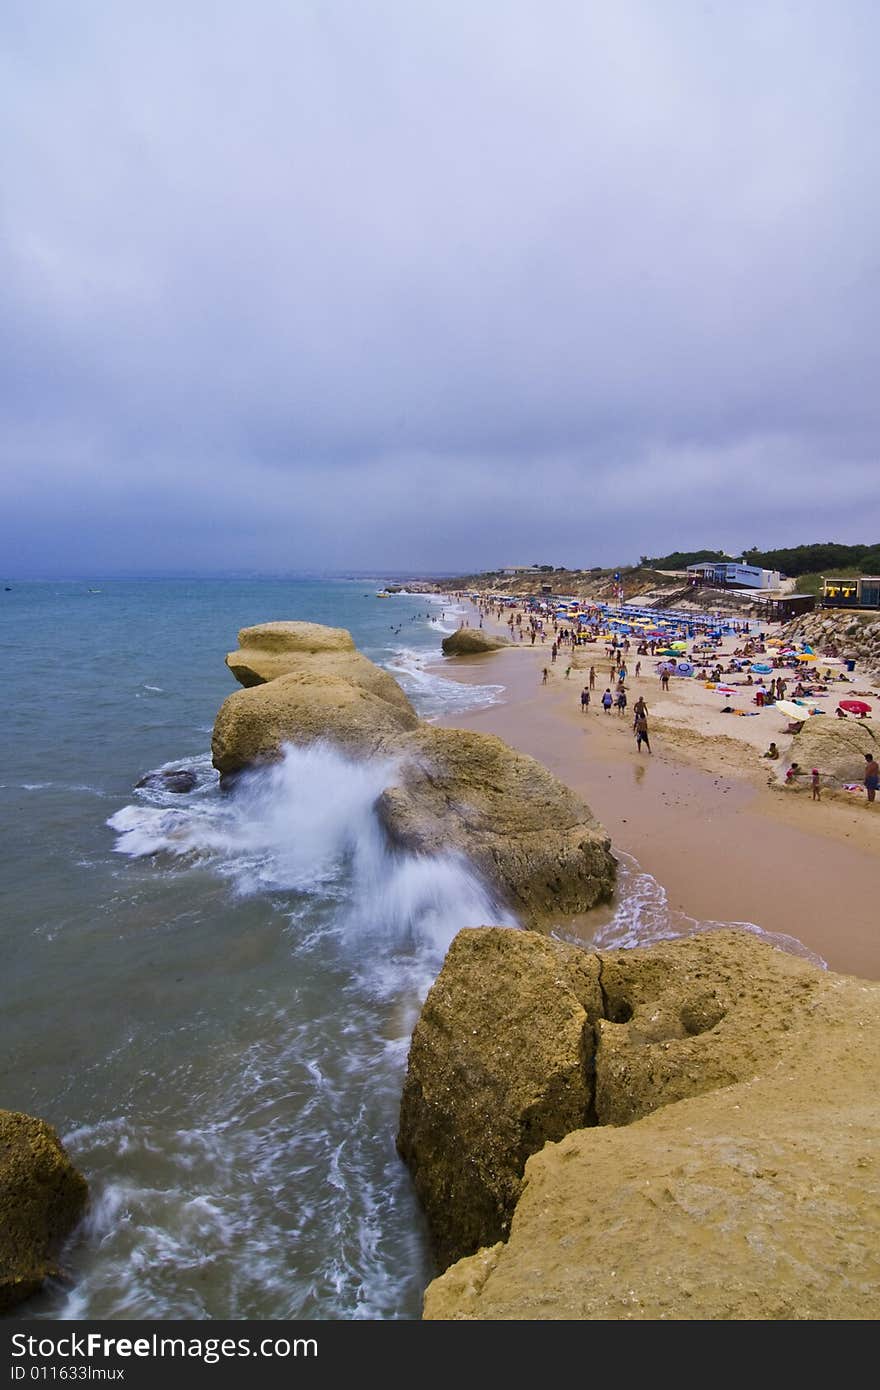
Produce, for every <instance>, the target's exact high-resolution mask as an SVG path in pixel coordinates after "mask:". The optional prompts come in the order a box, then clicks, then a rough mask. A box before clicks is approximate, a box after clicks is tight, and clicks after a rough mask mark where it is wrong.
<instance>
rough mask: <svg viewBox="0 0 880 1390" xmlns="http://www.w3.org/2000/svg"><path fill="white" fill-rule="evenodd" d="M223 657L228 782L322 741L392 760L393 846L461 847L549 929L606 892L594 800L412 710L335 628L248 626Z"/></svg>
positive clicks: (606, 866) (506, 900) (388, 826)
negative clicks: (227, 688)
mask: <svg viewBox="0 0 880 1390" xmlns="http://www.w3.org/2000/svg"><path fill="white" fill-rule="evenodd" d="M239 642H240V647H239V650H238V651H236V652H232V653H230V654H229V656H228V657H227V664H228V665H229V667H230V669H231V670H232V671H233V673H234V674H235V675H236V676H237V677H238V679H239V680H240V681H242V682H243V684H244V688H243V689H241V690H237V691H235V692H234V693H233V694H232V695H230V696H228V698H227V699H226V700H225V701H224V703H223V705H222V706H221V708H220V710H219V712H218V714H217V718H216V721H215V724H214V732H213V738H212V742H211V747H212V753H213V760H214V766H215V767H216V768H217V769H218V771H219V772H220V774H221V776H222V777H224V778H228V777H230V776H232V775H237V774H239V773H241V772H243V771H247V770H248V769H250V768H254V767H258V766H260V765H261V764H266V763H269V762H272V761H275V760H277V759H279V758H280V757H282V756H283V750H284V747H285V745H287V744H294V745H300V746H302V745H308V744H311V743H314V742H316V741H319V740H320V741H325V742H327V743H329V744H332V745H335V746H336V747H339V748H340V749H342V750H343V751H344V752H345V753H346V754H348V755H350V756H354V757H368V756H380V757H382V758H384V759H386V760H387V762H388V767H389V781H388V785H387V787H386V788H385V789H384V790H383V792H382V794H381V795H380V797H379V799H378V802H377V806H376V809H377V813H378V817H379V822H380V824H381V826H382V828H383V830H384V832H385V835H386V837H387V840H388V843H389V845H390V846H391V847H392V848H396V849H401V850H407V851H410V852H414V853H418V854H435V855H439V854H447V855H448V854H458V855H460V856H462V857H464V858H466V859H467V860H468V861H469V862H470V863H471V864H473V865H474V867H475V868H476V869H477V870H478V871H479V873H480V874H481V875H482V876H483V878H484V880H485V881H486V883H487V884H488V885H489V886H490V887H491V889H492V890H493V893H494V895H495V897H496V899H497V901H498V903H499V905H500V906H503V907H505V908H507V909H509V910H510V911H512V912H514V913H515V914H516V916H517V918H518V919H519V920H520V921H521V922H522V923H523V924H525V925H527V926H530V927H549V926H551V925H553V924H554V923H558V922H562V921H564V920H566V919H567V918H569V917H571V916H573V915H576V914H578V913H581V912H585V911H587V910H589V909H590V908H591V907H594V906H595V905H596V904H597V903H599V902H602V901H605V900H606V899H608V898H609V897H610V896H611V893H612V892H613V889H614V882H615V873H616V861H615V859H614V856H613V855H612V853H611V845H610V840H609V838H608V836H607V835H606V834H605V831H604V830H603V829H602V827H601V826H600V825H599V823H598V822H597V821H596V819H595V817H594V816H593V814H592V812H591V811H590V808H589V807H588V806H587V805H586V803H585V802H583V801H582V800H581V799H580V797H578V796H576V795H575V794H574V792H572V791H571V790H570V789H569V788H568V787H566V786H565V785H564V784H563V783H562V782H560V781H559V780H558V778H556V777H554V776H553V774H552V773H550V772H548V771H547V769H546V768H545V767H543V766H542V764H540V763H538V762H536V761H535V759H534V758H530V757H528V756H526V755H525V754H523V753H518V752H515V751H514V750H513V749H512V748H509V747H508V746H507V745H506V744H505V743H503V742H502V741H501V740H500V739H498V738H495V737H494V736H492V735H490V734H482V733H472V732H465V731H463V730H460V729H439V728H437V727H435V726H434V725H431V724H427V723H424V722H422V721H420V720H419V719H418V717H417V716H416V714H415V711H414V710H413V709H412V706H411V705H410V703H409V701H408V700H407V698H406V695H405V694H404V692H403V691H402V690H401V689H400V687H399V686H398V684H397V682H396V681H395V680H393V678H392V677H391V676H390V675H388V673H387V672H386V671H383V670H381V669H380V668H379V667H377V666H375V665H374V664H373V663H372V662H371V661H369V660H368V659H367V658H366V657H365V656H363V655H362V654H361V653H359V652H357V651H356V650H355V648H354V644H353V643H352V640H351V637H350V635H349V634H348V633H347V632H345V631H344V630H343V629H340V628H321V627H319V626H317V625H315V624H312V623H296V622H288V623H265V624H263V625H261V626H260V627H253V628H244V629H242V631H241V632H240V633H239Z"/></svg>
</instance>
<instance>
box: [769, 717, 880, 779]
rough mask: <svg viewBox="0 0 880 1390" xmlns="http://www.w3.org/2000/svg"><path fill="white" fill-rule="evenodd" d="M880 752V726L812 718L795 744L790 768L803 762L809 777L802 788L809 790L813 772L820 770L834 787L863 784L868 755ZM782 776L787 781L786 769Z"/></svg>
mask: <svg viewBox="0 0 880 1390" xmlns="http://www.w3.org/2000/svg"><path fill="white" fill-rule="evenodd" d="M878 752H880V734H878V726H877V725H875V724H874V723H873V722H872V721H870V720H867V719H855V718H849V719H836V718H835V719H829V718H827V717H826V718H822V719H808V720H807V722H806V723H805V724H804V727H803V728H802V729H801V731H800V733H799V734H795V736H794V738H793V739H792V742H791V748H790V750H789V754H788V761H787V763H786V766H788V765H789V764H790V763H791V762H797V763H800V765H801V767H802V768H803V769H804V772H805V773H806V774H807V776H805V777H804V778H803V779H802V783H801V785H802V786H806V787H809V781H810V779H809V772H810V769H811V768H814V767H817V768H818V769H819V771H820V773H822V776H823V778H826V779H828V781H829V782H830V784H831V785H832V786H834V785H838V786H842V785H844V784H845V783H847V782H861V781H862V780H863V778H864V776H865V754H866V753H873V754H874V756H875V758H876V757H877V755H878ZM778 776H779V778H780V780H782V779H784V776H785V767H783V766H780V768H779V772H778Z"/></svg>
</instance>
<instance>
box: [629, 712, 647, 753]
mask: <svg viewBox="0 0 880 1390" xmlns="http://www.w3.org/2000/svg"><path fill="white" fill-rule="evenodd" d="M633 727H634V729H635V735H636V750H637V752H639V753H641V751H642V744H644V745H645V747H646V748H647V750H648V752H649V753H650V751H651V745H650V743H649V742H648V712H647V709H645V711H644V713H642V714H637V715H636V721H635V724H634V726H633Z"/></svg>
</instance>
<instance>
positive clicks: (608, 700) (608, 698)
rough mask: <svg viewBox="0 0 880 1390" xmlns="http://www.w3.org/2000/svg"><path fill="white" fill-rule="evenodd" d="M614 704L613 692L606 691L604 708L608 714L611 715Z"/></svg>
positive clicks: (603, 702)
mask: <svg viewBox="0 0 880 1390" xmlns="http://www.w3.org/2000/svg"><path fill="white" fill-rule="evenodd" d="M613 704H614V699H613V697H612V694H611V691H610V690H607V689H606V691H605V694H604V695H603V696H602V708H603V709H604V711H605V713H606V714H610V713H611V706H612V705H613Z"/></svg>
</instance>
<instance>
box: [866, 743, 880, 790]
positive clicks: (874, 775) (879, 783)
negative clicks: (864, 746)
mask: <svg viewBox="0 0 880 1390" xmlns="http://www.w3.org/2000/svg"><path fill="white" fill-rule="evenodd" d="M878 787H880V767H878V765H877V759H876V758H875V756H874V754H873V753H866V754H865V791H866V792H867V793H868V800H869V801H873V800H874V797H875V796H876V795H877V788H878Z"/></svg>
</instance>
